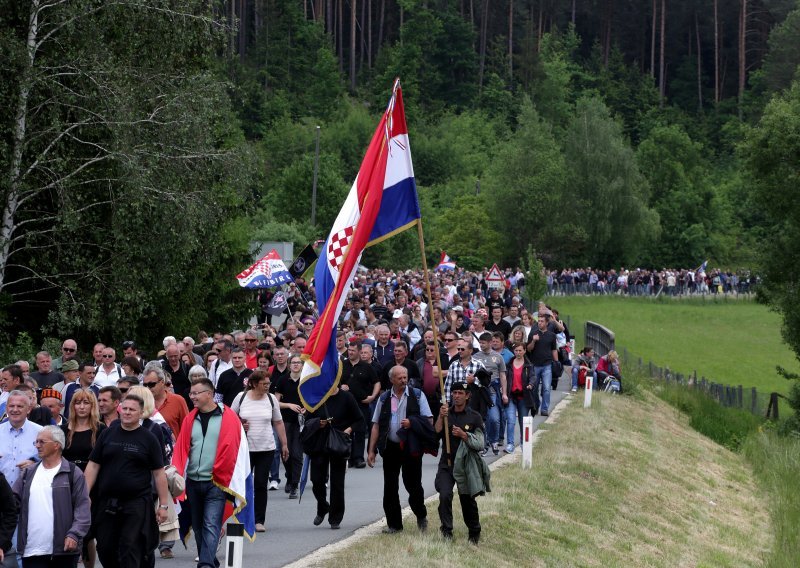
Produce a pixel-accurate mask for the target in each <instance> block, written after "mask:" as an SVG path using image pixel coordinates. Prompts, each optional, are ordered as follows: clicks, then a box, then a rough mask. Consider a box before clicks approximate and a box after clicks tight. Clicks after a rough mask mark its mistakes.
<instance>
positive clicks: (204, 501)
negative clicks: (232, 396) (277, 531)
mask: <svg viewBox="0 0 800 568" xmlns="http://www.w3.org/2000/svg"><path fill="white" fill-rule="evenodd" d="M189 397H190V398H191V399H192V402H193V403H194V410H192V412H190V413H189V415H188V416H186V418H184V419H183V423H182V424H181V433H180V435H179V436H178V440H177V442H176V443H175V451H174V453H173V455H172V465H174V466H175V468H176V469H177V470H178V473H179V474H180V475H181V476H182V477H184V478H185V479H186V493H185V498H186V500H188V502H189V507H190V509H191V516H192V530H193V531H194V538H195V542H196V543H197V552H198V557H199V562H198V564H197V566H198V568H218V566H219V560H218V559H217V544H218V542H219V535H220V532H221V530H222V523H223V522H224V521H225V519H227V518H229V517H230V516H232V515H236V519H237V520H238V521H240V522H241V523H242V524H243V525H244V531H245V533H246V534H247V535H248V536H249V537H250V538H251V539H252V538H253V534H254V533H255V515H254V509H253V503H254V492H253V473H252V472H251V471H250V454H249V451H248V445H247V437H246V436H245V433H244V429H243V428H242V424H241V422H240V421H239V417H238V416H236V413H234V412H233V410H231V409H230V408H228V407H227V406H225V405H224V404H217V403H216V402H214V385H213V383H212V382H211V381H210V380H209V379H205V378H200V379H196V380H195V381H193V382H192V386H191V388H190V390H189ZM228 496H231V497H232V498H233V500H234V501H233V503H231V502H230V501H229V500H228V498H227V497H228Z"/></svg>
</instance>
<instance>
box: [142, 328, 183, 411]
mask: <svg viewBox="0 0 800 568" xmlns="http://www.w3.org/2000/svg"><path fill="white" fill-rule="evenodd" d="M164 356H165V360H164V361H162V362H161V366H162V368H163V370H164V371H166V372H167V373H169V375H170V376H171V377H172V390H173V391H174V392H175V394H177V395H180V396H182V397H183V399H184V401H185V402H187V404H188V401H189V387H190V386H191V385H190V384H189V367H188V366H187V365H186V363H184V362H182V361H181V352H180V349H179V348H178V345H177V344H176V343H171V344H170V345H168V346H167V349H166V351H165V353H164ZM151 364H152V363H151ZM146 371H147V369H145V372H146Z"/></svg>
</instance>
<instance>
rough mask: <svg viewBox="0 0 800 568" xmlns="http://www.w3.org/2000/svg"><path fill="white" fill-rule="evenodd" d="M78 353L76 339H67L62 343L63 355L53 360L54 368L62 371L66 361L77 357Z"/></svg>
mask: <svg viewBox="0 0 800 568" xmlns="http://www.w3.org/2000/svg"><path fill="white" fill-rule="evenodd" d="M77 353H78V344H77V343H75V340H74V339H65V340H64V343H62V344H61V355H60V356H59V357H58V358H57V359H54V360H53V369H55V370H56V371H62V372H63V369H62V367H63V366H64V363H65V362H66V361H69V360H70V359H75V356H76V355H77Z"/></svg>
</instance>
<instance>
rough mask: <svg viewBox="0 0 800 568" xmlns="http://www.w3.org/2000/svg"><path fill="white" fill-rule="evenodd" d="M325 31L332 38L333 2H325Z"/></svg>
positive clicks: (331, 0)
mask: <svg viewBox="0 0 800 568" xmlns="http://www.w3.org/2000/svg"><path fill="white" fill-rule="evenodd" d="M325 30H326V31H327V32H328V34H329V35H330V36H331V38H333V0H327V1H326V2H325Z"/></svg>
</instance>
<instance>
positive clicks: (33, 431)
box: [0, 390, 42, 485]
mask: <svg viewBox="0 0 800 568" xmlns="http://www.w3.org/2000/svg"><path fill="white" fill-rule="evenodd" d="M30 408H31V401H30V398H28V395H27V394H26V393H24V392H22V391H18V390H12V391H11V392H10V393H9V396H8V403H7V405H6V413H7V414H8V421H7V422H3V423H2V424H0V472H2V474H3V475H4V476H5V478H6V480H7V481H8V482H9V484H11V485H13V484H14V482H15V481H16V480H17V476H18V475H19V474H20V472H21V471H22V470H24V469H25V468H27V467H29V466H31V465H33V464H34V463H35V458H36V452H35V450H34V447H33V442H34V441H35V440H36V436H37V434H39V432H40V431H41V429H42V427H41V426H39V425H38V424H34V423H33V422H31V421H30V420H28V412H29V411H30Z"/></svg>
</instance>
